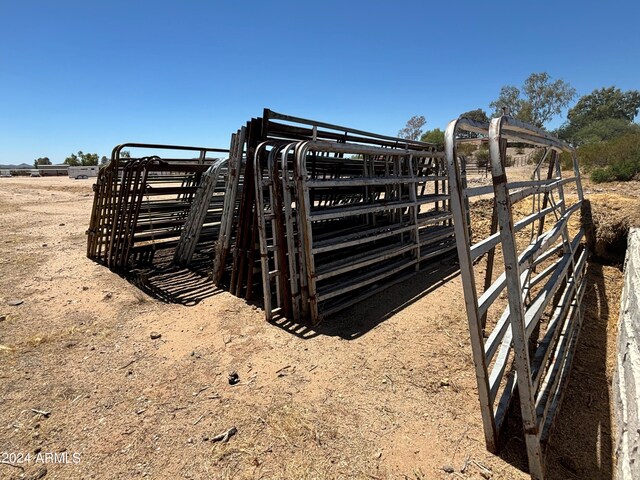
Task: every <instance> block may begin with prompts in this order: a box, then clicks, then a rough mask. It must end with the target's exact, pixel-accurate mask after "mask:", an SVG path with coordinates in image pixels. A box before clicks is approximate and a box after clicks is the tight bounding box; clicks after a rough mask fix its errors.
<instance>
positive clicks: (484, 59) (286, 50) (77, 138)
mask: <svg viewBox="0 0 640 480" xmlns="http://www.w3.org/2000/svg"><path fill="white" fill-rule="evenodd" d="M639 19H640V2H637V1H626V2H617V1H608V2H606V3H602V2H595V1H566V2H561V1H555V2H547V1H538V2H518V1H511V2H500V1H494V2H466V1H459V2H448V1H439V2H425V1H422V2H420V1H415V2H411V1H393V2H382V1H352V2H350V1H347V0H342V1H328V0H323V1H314V2H306V1H277V0H274V1H261V2H258V1H245V2H235V1H230V0H227V1H214V0H211V1H190V0H183V1H181V2H177V1H176V2H169V1H161V0H156V1H153V2H151V1H149V2H146V1H136V0H128V1H119V0H103V1H91V0H84V1H79V0H78V1H65V0H57V1H54V0H49V1H31V0H14V1H10V0H0V164H2V163H5V164H6V163H21V162H26V163H32V162H33V160H34V159H35V158H37V157H40V156H48V157H49V158H51V159H52V161H53V162H54V163H60V162H62V161H63V160H64V158H65V157H66V156H67V155H69V154H70V153H72V152H77V151H78V150H83V151H85V152H96V153H98V154H99V155H109V153H110V151H111V148H112V147H113V146H114V145H116V144H118V143H122V142H125V141H138V142H158V143H172V144H182V145H198V146H211V147H227V146H228V143H229V136H230V134H231V132H232V131H235V130H236V129H237V128H238V127H239V126H240V125H242V124H243V123H244V122H245V121H246V120H248V119H249V118H250V117H252V116H258V115H260V114H261V112H262V109H263V108H264V107H268V108H271V109H273V110H276V111H279V112H282V113H287V114H290V115H296V116H301V117H306V118H313V119H316V120H322V121H326V122H331V123H337V124H343V125H348V126H351V127H354V128H359V129H363V130H370V131H375V132H379V133H384V134H391V135H395V134H396V133H397V131H398V130H399V129H400V128H402V127H403V126H404V124H405V122H406V120H407V119H408V118H409V117H411V116H412V115H415V114H421V115H424V116H425V117H426V118H427V128H429V129H431V128H436V127H438V128H442V129H443V128H444V127H445V126H446V124H447V122H448V121H449V120H451V119H452V118H454V117H456V116H458V115H459V114H460V113H462V112H464V111H466V110H470V109H474V108H484V109H485V110H488V104H489V102H491V100H493V99H495V97H496V96H497V95H498V92H499V90H500V87H501V86H502V85H505V84H513V85H518V86H519V85H521V84H522V81H523V80H524V79H525V78H526V77H527V76H528V75H529V74H530V73H532V72H541V71H547V72H548V73H549V74H550V75H551V76H552V77H553V78H554V79H555V78H561V79H563V80H565V81H567V82H569V83H570V84H571V85H573V86H574V87H575V88H576V89H577V90H578V93H579V94H586V93H589V92H591V91H592V90H593V89H595V88H599V87H604V86H611V85H616V86H618V87H620V88H622V89H623V90H628V89H640V23H639ZM560 121H561V119H560V118H558V119H557V120H555V121H554V122H553V123H552V126H554V125H556V124H558V123H560Z"/></svg>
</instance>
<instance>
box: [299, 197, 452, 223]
mask: <svg viewBox="0 0 640 480" xmlns="http://www.w3.org/2000/svg"><path fill="white" fill-rule="evenodd" d="M448 198H449V196H448V195H425V196H423V197H421V199H420V200H419V201H417V202H411V201H408V202H407V201H405V202H387V203H376V204H373V205H366V206H356V207H346V208H338V207H334V208H333V209H322V210H316V211H312V212H311V214H310V218H311V220H312V221H317V220H328V219H331V218H343V217H350V216H355V215H364V214H367V213H376V212H383V211H385V210H393V209H397V208H408V207H414V206H416V205H424V204H427V203H435V202H440V201H443V200H447V199H448ZM327 210H332V211H327Z"/></svg>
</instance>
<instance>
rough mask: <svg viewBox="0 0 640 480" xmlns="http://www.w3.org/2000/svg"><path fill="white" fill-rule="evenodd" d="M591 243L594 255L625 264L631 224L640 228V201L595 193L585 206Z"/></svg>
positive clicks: (585, 219) (584, 216) (583, 217)
mask: <svg viewBox="0 0 640 480" xmlns="http://www.w3.org/2000/svg"><path fill="white" fill-rule="evenodd" d="M582 222H583V225H584V227H585V231H586V234H587V242H588V243H589V247H590V249H591V251H592V252H593V253H594V255H595V256H596V257H597V258H598V259H600V260H602V261H604V262H607V263H610V264H614V265H622V264H623V263H624V255H625V251H626V249H627V234H628V233H629V229H630V228H631V227H640V201H639V200H638V199H637V198H624V197H620V196H619V195H611V194H608V193H602V194H592V195H591V196H590V198H589V200H587V201H585V203H584V206H583V208H582Z"/></svg>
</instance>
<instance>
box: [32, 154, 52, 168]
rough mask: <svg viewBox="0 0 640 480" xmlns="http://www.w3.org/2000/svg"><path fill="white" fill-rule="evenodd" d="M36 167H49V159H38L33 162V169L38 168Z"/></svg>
mask: <svg viewBox="0 0 640 480" xmlns="http://www.w3.org/2000/svg"><path fill="white" fill-rule="evenodd" d="M38 165H51V160H49V157H40V158H37V159H36V160H34V161H33V168H38Z"/></svg>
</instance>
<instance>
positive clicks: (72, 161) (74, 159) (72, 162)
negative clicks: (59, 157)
mask: <svg viewBox="0 0 640 480" xmlns="http://www.w3.org/2000/svg"><path fill="white" fill-rule="evenodd" d="M78 153H82V152H78ZM63 163H65V164H66V165H69V166H70V167H77V166H78V165H80V159H79V158H78V156H77V155H76V154H75V153H72V154H71V155H69V156H68V157H67V158H65V159H64V162H63Z"/></svg>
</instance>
